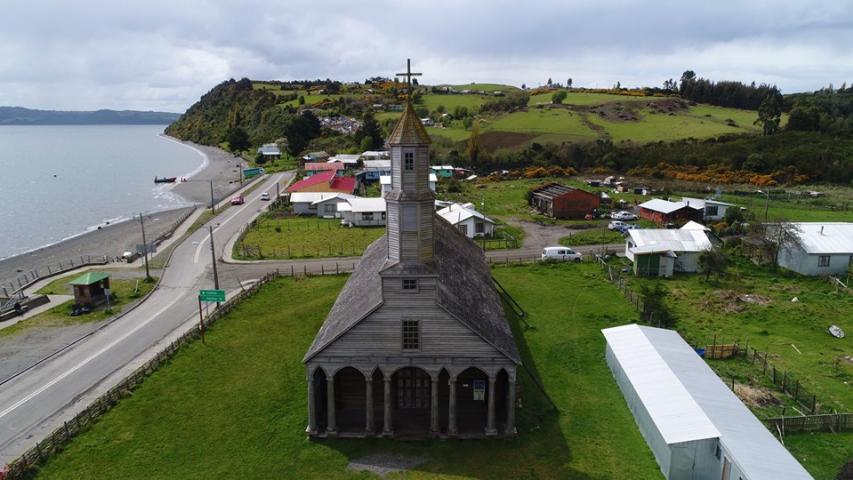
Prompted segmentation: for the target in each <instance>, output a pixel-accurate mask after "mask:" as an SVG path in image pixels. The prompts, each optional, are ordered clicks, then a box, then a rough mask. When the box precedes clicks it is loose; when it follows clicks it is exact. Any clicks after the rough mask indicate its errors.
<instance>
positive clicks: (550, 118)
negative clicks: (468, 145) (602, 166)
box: [481, 108, 599, 141]
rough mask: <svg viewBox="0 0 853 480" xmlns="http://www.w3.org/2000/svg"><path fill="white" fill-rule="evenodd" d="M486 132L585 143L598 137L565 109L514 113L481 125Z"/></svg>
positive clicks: (535, 109) (577, 114)
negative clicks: (540, 136) (546, 136)
mask: <svg viewBox="0 0 853 480" xmlns="http://www.w3.org/2000/svg"><path fill="white" fill-rule="evenodd" d="M481 126H482V127H483V128H482V130H483V131H486V132H515V133H532V134H536V135H544V134H555V135H558V136H560V137H561V138H565V139H566V140H573V141H587V140H595V139H596V138H598V137H599V134H597V133H596V132H595V131H594V130H592V129H590V128H589V127H588V126H587V125H585V124H584V122H583V117H582V115H581V114H579V113H577V112H572V111H570V110H566V109H548V108H542V109H538V108H534V109H530V110H528V111H526V112H515V113H510V114H506V115H502V116H499V117H497V118H495V119H493V120H490V121H487V122H483V123H481Z"/></svg>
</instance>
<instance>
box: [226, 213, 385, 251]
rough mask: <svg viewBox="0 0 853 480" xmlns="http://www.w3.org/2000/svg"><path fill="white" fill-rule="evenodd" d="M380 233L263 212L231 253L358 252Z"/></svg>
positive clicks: (326, 220)
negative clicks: (255, 224) (254, 225)
mask: <svg viewBox="0 0 853 480" xmlns="http://www.w3.org/2000/svg"><path fill="white" fill-rule="evenodd" d="M384 233H385V228H384V227H355V228H349V227H344V226H341V222H340V220H338V219H330V218H316V217H290V216H288V217H282V216H278V215H277V214H276V213H275V212H272V213H265V214H263V215H261V216H260V217H258V222H257V226H256V227H253V228H250V229H248V230H246V232H245V233H244V234H243V236H242V237H241V238H240V240H239V241H237V242H235V245H234V252H233V255H234V257H235V258H240V259H252V258H323V257H342V256H350V255H361V254H362V252H363V251H364V249H365V248H367V246H368V245H370V244H371V243H372V242H373V241H374V240H376V239H377V238H379V237H381V236H382V234H384ZM244 247H245V248H246V249H245V251H244ZM258 247H259V248H260V251H258V250H257V249H258Z"/></svg>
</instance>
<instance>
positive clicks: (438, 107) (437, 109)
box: [435, 105, 445, 113]
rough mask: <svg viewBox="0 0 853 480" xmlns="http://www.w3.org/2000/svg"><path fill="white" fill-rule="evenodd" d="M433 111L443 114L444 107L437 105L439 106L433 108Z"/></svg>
mask: <svg viewBox="0 0 853 480" xmlns="http://www.w3.org/2000/svg"><path fill="white" fill-rule="evenodd" d="M435 111H436V112H438V113H444V112H445V109H444V105H439V106H437V107H435Z"/></svg>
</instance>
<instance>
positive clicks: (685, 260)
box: [625, 228, 713, 277]
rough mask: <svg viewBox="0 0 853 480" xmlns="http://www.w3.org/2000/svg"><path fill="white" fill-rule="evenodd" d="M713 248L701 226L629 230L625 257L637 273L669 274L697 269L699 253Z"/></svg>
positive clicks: (652, 275) (695, 270) (644, 274)
mask: <svg viewBox="0 0 853 480" xmlns="http://www.w3.org/2000/svg"><path fill="white" fill-rule="evenodd" d="M711 248H713V244H712V243H711V239H710V238H709V236H708V233H707V232H706V231H705V230H701V229H680V230H673V229H666V228H643V229H636V230H628V238H627V239H626V240H625V256H626V257H628V260H630V261H632V262H633V263H634V274H635V275H638V276H651V277H655V276H660V277H671V276H672V274H673V273H674V272H687V273H691V272H697V271H699V255H700V254H701V253H702V252H704V251H705V250H710V249H711Z"/></svg>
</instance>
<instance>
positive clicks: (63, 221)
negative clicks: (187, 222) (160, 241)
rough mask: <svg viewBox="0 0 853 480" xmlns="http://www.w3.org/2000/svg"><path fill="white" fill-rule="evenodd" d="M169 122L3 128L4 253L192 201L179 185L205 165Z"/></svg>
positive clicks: (0, 243)
mask: <svg viewBox="0 0 853 480" xmlns="http://www.w3.org/2000/svg"><path fill="white" fill-rule="evenodd" d="M164 128H165V126H163V125H79V126H78V125H74V126H64V125H63V126H0V202H2V204H0V258H5V257H9V256H12V255H17V254H20V253H23V252H26V251H29V250H32V249H35V248H39V247H43V246H46V245H49V244H52V243H55V242H58V241H61V240H63V239H65V238H68V237H71V236H74V235H79V234H81V233H83V232H85V231H87V230H89V229H92V228H97V226H98V225H104V224H105V223H106V222H116V221H119V220H122V219H127V218H129V217H131V216H132V215H135V214H137V213H139V212H145V213H149V212H156V211H162V210H168V209H172V208H178V207H182V206H186V205H189V203H188V202H187V201H186V200H184V199H183V198H181V197H180V196H178V195H176V194H174V193H172V191H171V190H172V187H173V185H170V184H158V185H155V184H154V177H155V176H158V177H179V178H180V177H184V176H189V175H190V174H191V173H192V172H193V171H194V170H197V169H198V168H199V167H200V166H201V165H202V164H203V162H204V157H203V156H201V155H200V154H199V152H198V151H196V150H193V149H191V148H189V147H187V146H185V145H182V144H180V143H178V142H176V141H174V140H172V139H170V138H168V137H164V136H163V135H162V133H163V129H164Z"/></svg>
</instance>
